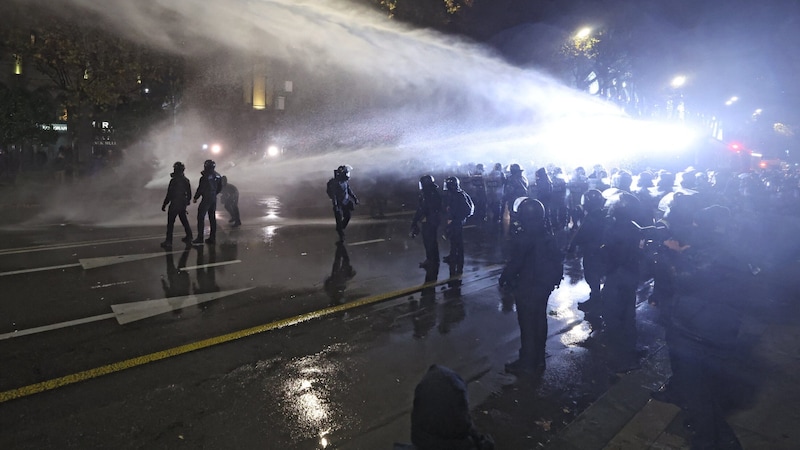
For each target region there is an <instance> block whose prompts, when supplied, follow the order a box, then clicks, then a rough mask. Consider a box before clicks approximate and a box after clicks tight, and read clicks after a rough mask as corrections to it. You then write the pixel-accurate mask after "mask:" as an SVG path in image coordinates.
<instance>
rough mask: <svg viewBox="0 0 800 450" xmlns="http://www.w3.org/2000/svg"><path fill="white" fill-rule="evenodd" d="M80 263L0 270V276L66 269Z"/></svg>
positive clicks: (78, 265)
mask: <svg viewBox="0 0 800 450" xmlns="http://www.w3.org/2000/svg"><path fill="white" fill-rule="evenodd" d="M80 265H81V263H74V264H62V265H60V266H49V267H37V268H35V269H22V270H12V271H11V272H0V277H6V276H9V275H19V274H23V273H31V272H43V271H45V270H56V269H68V268H70V267H80Z"/></svg>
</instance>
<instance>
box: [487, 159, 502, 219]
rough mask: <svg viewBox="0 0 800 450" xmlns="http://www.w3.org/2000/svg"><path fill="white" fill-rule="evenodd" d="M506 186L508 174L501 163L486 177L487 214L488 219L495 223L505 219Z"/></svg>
mask: <svg viewBox="0 0 800 450" xmlns="http://www.w3.org/2000/svg"><path fill="white" fill-rule="evenodd" d="M505 186H506V174H505V173H504V172H503V166H502V165H500V163H497V164H495V165H494V169H492V171H491V172H489V175H488V176H487V177H486V201H487V207H486V214H487V219H488V220H489V221H491V222H493V223H499V222H501V221H502V220H503V189H504V188H505Z"/></svg>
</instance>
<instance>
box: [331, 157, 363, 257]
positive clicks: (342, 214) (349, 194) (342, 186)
mask: <svg viewBox="0 0 800 450" xmlns="http://www.w3.org/2000/svg"><path fill="white" fill-rule="evenodd" d="M351 170H353V168H352V167H350V166H348V165H342V166H339V167H337V168H336V170H334V171H333V178H331V179H330V180H328V185H327V193H328V197H329V198H330V199H331V203H332V204H333V217H334V219H336V233H337V234H338V235H339V242H344V230H345V228H347V224H348V223H350V217H351V213H352V212H353V210H354V209H355V207H356V205H357V204H358V197H356V195H355V194H354V193H353V190H352V189H350V171H351Z"/></svg>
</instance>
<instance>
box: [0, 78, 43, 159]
mask: <svg viewBox="0 0 800 450" xmlns="http://www.w3.org/2000/svg"><path fill="white" fill-rule="evenodd" d="M53 111H55V108H54V103H53V100H52V98H51V97H50V95H49V94H47V93H46V92H44V91H41V90H38V91H33V92H30V91H27V90H25V89H22V88H9V87H7V86H5V85H2V84H0V146H7V145H10V144H17V143H21V142H23V141H32V142H38V143H43V144H49V143H53V142H55V140H56V138H57V133H56V132H55V131H53V130H52V128H51V124H52V123H53V122H54V121H55V117H54V114H53Z"/></svg>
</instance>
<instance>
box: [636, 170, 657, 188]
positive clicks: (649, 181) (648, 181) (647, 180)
mask: <svg viewBox="0 0 800 450" xmlns="http://www.w3.org/2000/svg"><path fill="white" fill-rule="evenodd" d="M636 186H639V187H644V188H647V187H653V173H652V172H648V171H644V172H641V173H639V180H638V181H636Z"/></svg>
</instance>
